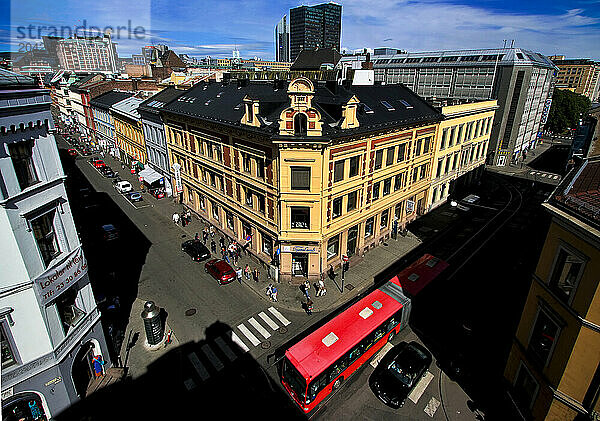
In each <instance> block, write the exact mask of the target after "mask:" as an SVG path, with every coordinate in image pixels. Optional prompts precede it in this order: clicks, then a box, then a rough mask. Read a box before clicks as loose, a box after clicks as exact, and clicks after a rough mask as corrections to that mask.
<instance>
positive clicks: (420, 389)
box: [408, 371, 433, 404]
mask: <svg viewBox="0 0 600 421" xmlns="http://www.w3.org/2000/svg"><path fill="white" fill-rule="evenodd" d="M431 380H433V374H431V373H430V372H429V371H426V372H425V375H424V376H423V377H421V379H420V380H419V382H418V383H417V385H416V386H415V388H414V389H413V390H412V391H411V392H410V394H409V395H408V399H410V400H411V401H413V403H415V404H416V403H417V402H419V399H420V398H421V396H422V395H423V393H424V392H425V389H427V386H429V383H431Z"/></svg>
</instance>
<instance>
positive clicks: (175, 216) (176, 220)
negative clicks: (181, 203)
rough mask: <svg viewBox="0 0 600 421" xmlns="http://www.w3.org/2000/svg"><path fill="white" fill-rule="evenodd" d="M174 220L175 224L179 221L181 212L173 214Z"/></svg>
mask: <svg viewBox="0 0 600 421" xmlns="http://www.w3.org/2000/svg"><path fill="white" fill-rule="evenodd" d="M173 222H174V223H175V224H177V223H179V214H178V213H177V212H175V213H174V214H173Z"/></svg>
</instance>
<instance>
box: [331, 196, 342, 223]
mask: <svg viewBox="0 0 600 421" xmlns="http://www.w3.org/2000/svg"><path fill="white" fill-rule="evenodd" d="M341 215H342V197H341V196H340V197H336V198H335V199H333V206H332V218H333V219H335V218H337V217H338V216H341Z"/></svg>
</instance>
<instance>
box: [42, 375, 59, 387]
mask: <svg viewBox="0 0 600 421" xmlns="http://www.w3.org/2000/svg"><path fill="white" fill-rule="evenodd" d="M60 382H62V377H61V376H58V377H55V378H53V379H52V380H49V381H47V382H46V383H44V386H50V385H55V384H58V383H60Z"/></svg>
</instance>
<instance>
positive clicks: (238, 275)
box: [235, 268, 244, 285]
mask: <svg viewBox="0 0 600 421" xmlns="http://www.w3.org/2000/svg"><path fill="white" fill-rule="evenodd" d="M243 272H244V271H243V270H242V268H237V269H236V270H235V274H236V276H237V280H238V282H239V283H240V285H241V284H242V276H243V275H242V273H243Z"/></svg>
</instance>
